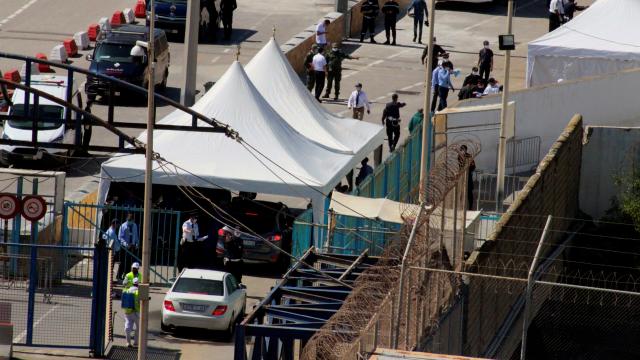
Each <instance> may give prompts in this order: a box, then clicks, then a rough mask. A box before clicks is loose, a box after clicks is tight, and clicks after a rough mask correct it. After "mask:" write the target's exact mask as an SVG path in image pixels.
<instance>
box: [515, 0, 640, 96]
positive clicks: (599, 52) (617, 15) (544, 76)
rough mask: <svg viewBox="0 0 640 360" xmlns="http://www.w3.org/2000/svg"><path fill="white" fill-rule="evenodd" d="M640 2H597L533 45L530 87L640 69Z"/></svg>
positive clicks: (601, 0) (530, 45) (530, 44)
mask: <svg viewBox="0 0 640 360" xmlns="http://www.w3.org/2000/svg"><path fill="white" fill-rule="evenodd" d="M638 19H640V1H638V0H598V1H596V2H595V3H594V4H593V5H591V6H590V7H589V8H588V9H587V10H585V11H584V12H583V13H582V14H579V15H578V16H577V17H575V18H574V19H573V20H571V21H570V22H568V23H566V24H565V25H563V26H561V27H560V28H558V29H556V30H555V31H552V32H550V33H548V34H546V35H544V36H542V37H540V38H538V39H536V40H533V41H532V42H530V43H529V47H528V55H527V86H529V87H531V86H537V85H542V84H549V83H556V82H557V81H558V80H560V79H562V80H572V79H578V78H582V77H587V76H597V75H602V74H606V73H612V72H617V71H620V70H624V69H629V68H635V67H640V26H638V25H637V22H638Z"/></svg>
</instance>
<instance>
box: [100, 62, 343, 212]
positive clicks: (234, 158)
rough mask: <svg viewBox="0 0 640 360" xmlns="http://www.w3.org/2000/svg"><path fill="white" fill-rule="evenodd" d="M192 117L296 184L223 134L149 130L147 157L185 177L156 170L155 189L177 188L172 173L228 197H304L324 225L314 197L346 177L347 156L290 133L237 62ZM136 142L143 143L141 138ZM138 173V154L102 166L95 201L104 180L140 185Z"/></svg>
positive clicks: (179, 117)
mask: <svg viewBox="0 0 640 360" xmlns="http://www.w3.org/2000/svg"><path fill="white" fill-rule="evenodd" d="M193 110H195V111H197V112H199V113H201V114H203V115H206V116H208V117H211V118H215V119H218V120H219V121H221V122H223V123H226V124H228V125H230V126H231V127H232V128H233V129H235V130H236V131H238V133H239V134H240V136H241V137H242V138H243V139H244V140H245V141H246V142H247V143H248V144H251V145H252V146H253V147H255V148H256V149H258V150H259V151H260V152H261V153H263V154H265V155H266V156H268V157H269V159H271V161H273V162H275V163H276V164H278V165H279V166H281V167H283V168H284V169H286V170H288V171H289V172H291V173H292V174H294V175H295V177H294V176H292V175H290V174H288V173H287V172H285V171H283V170H282V169H280V168H278V167H276V166H275V165H274V164H273V163H271V162H269V161H268V160H267V159H265V158H264V157H262V156H261V155H259V154H255V153H254V154H253V155H252V153H250V152H249V151H248V150H247V149H246V148H245V147H243V145H242V144H240V143H238V142H237V141H235V140H232V139H229V138H227V137H226V136H225V135H224V134H219V133H203V132H174V131H156V132H155V133H154V150H155V151H157V152H158V153H160V154H161V156H162V157H164V158H165V159H166V160H167V161H170V162H172V163H175V164H176V165H177V166H179V167H180V168H183V169H184V170H188V171H184V170H181V169H175V168H174V169H170V170H171V171H172V172H173V173H169V174H167V173H165V172H164V171H163V169H161V168H159V165H158V164H157V163H156V164H154V172H153V181H154V183H155V184H165V185H174V184H181V181H180V180H178V179H177V177H176V176H175V172H177V173H178V174H180V175H181V176H182V181H186V183H188V184H190V185H192V186H197V187H213V185H212V184H216V185H218V186H221V187H223V188H228V189H231V190H235V191H250V192H259V193H264V194H277V195H288V196H296V197H303V198H309V199H312V201H313V203H314V204H318V206H314V218H315V219H317V221H322V220H323V218H322V217H321V216H322V215H323V212H324V202H325V197H324V196H323V195H322V194H321V193H325V194H326V193H329V192H330V191H331V190H332V189H333V187H334V186H335V184H336V183H337V182H338V181H339V180H340V179H341V178H342V177H343V176H344V175H345V174H346V173H347V172H348V171H349V170H351V166H352V163H353V157H354V156H353V155H351V154H344V153H339V152H335V151H330V150H328V149H326V148H325V147H321V146H319V145H317V144H316V143H315V142H312V141H310V140H309V139H307V138H306V137H304V136H302V135H301V134H300V133H299V132H298V131H296V130H295V129H294V128H292V127H291V126H290V125H289V124H288V123H287V122H286V121H285V120H283V119H282V118H281V117H280V115H278V113H277V112H276V111H275V110H274V109H273V108H272V107H271V106H270V105H269V104H268V103H267V101H266V100H265V99H264V98H263V97H262V96H261V95H260V93H259V92H258V90H257V89H256V88H255V87H254V85H253V84H252V83H251V81H250V80H249V78H248V77H247V74H246V73H245V71H244V69H243V68H242V66H241V65H240V63H238V62H235V63H233V64H232V65H231V67H230V68H229V69H228V70H227V72H226V73H225V74H224V75H223V76H222V78H220V80H219V81H218V82H217V83H216V84H215V85H214V87H213V88H212V89H211V90H209V91H208V92H207V93H206V94H205V95H204V96H203V97H202V98H201V99H200V100H199V101H198V102H197V103H196V104H195V105H194V106H193ZM160 123H162V124H173V125H178V124H180V125H188V124H190V123H191V116H190V115H188V114H186V113H184V112H182V111H180V110H176V111H175V112H173V113H171V114H169V115H168V116H167V117H165V118H164V119H162V120H161V121H160ZM202 126H207V125H206V124H204V123H203V124H202ZM140 139H141V140H143V141H144V134H143V135H141V136H140ZM254 155H255V156H257V157H258V158H259V159H260V161H259V160H258V159H256V157H254ZM261 161H262V162H263V163H264V164H263V163H261ZM265 164H266V165H268V166H269V168H270V169H267V168H266V167H265ZM144 166H145V160H144V156H142V155H127V156H123V157H119V158H113V159H111V160H109V161H107V162H106V163H104V164H103V165H102V170H101V179H103V180H101V184H100V195H99V199H100V201H104V199H105V198H106V195H107V192H108V189H109V186H110V183H111V181H118V179H123V180H122V181H126V182H143V181H144V178H143V174H144ZM107 179H112V180H107ZM308 185H310V186H308Z"/></svg>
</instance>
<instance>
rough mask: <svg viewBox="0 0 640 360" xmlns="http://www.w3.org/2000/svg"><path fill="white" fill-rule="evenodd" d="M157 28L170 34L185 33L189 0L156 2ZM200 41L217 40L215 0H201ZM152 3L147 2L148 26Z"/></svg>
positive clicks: (161, 0)
mask: <svg viewBox="0 0 640 360" xmlns="http://www.w3.org/2000/svg"><path fill="white" fill-rule="evenodd" d="M154 4H155V8H156V9H155V10H156V14H155V15H156V16H155V18H156V19H155V20H156V21H155V26H156V27H158V28H160V29H164V30H165V31H166V32H168V33H181V32H182V33H183V32H184V29H185V26H186V23H187V0H155V2H154ZM199 13H200V19H199V20H200V22H199V23H200V30H199V37H200V39H211V40H213V41H215V40H216V31H217V29H218V27H219V17H218V12H217V11H216V6H215V4H214V1H213V0H200V11H199ZM150 17H151V2H150V1H147V25H148V24H149V21H151V19H150Z"/></svg>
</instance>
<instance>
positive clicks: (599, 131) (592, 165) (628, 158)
mask: <svg viewBox="0 0 640 360" xmlns="http://www.w3.org/2000/svg"><path fill="white" fill-rule="evenodd" d="M612 144H615V146H612ZM639 162H640V128H622V127H599V126H589V127H587V129H586V133H585V145H584V148H583V150H582V170H581V172H582V174H583V177H582V181H580V210H582V211H584V212H585V213H587V214H589V215H590V216H592V217H593V218H595V219H599V218H601V217H602V216H603V215H605V212H606V211H607V210H609V209H610V208H611V205H612V199H614V198H615V197H617V195H618V194H619V192H620V189H619V188H618V187H617V186H616V185H615V177H616V176H619V175H622V174H625V173H627V172H629V171H631V170H632V169H638V165H639Z"/></svg>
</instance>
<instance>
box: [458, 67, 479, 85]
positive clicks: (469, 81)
mask: <svg viewBox="0 0 640 360" xmlns="http://www.w3.org/2000/svg"><path fill="white" fill-rule="evenodd" d="M478 80H480V75H478V67H477V66H474V67H473V69H471V74H469V75H467V77H465V78H464V81H463V82H462V86H467V85H472V86H473V85H476V84H477V83H478Z"/></svg>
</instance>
